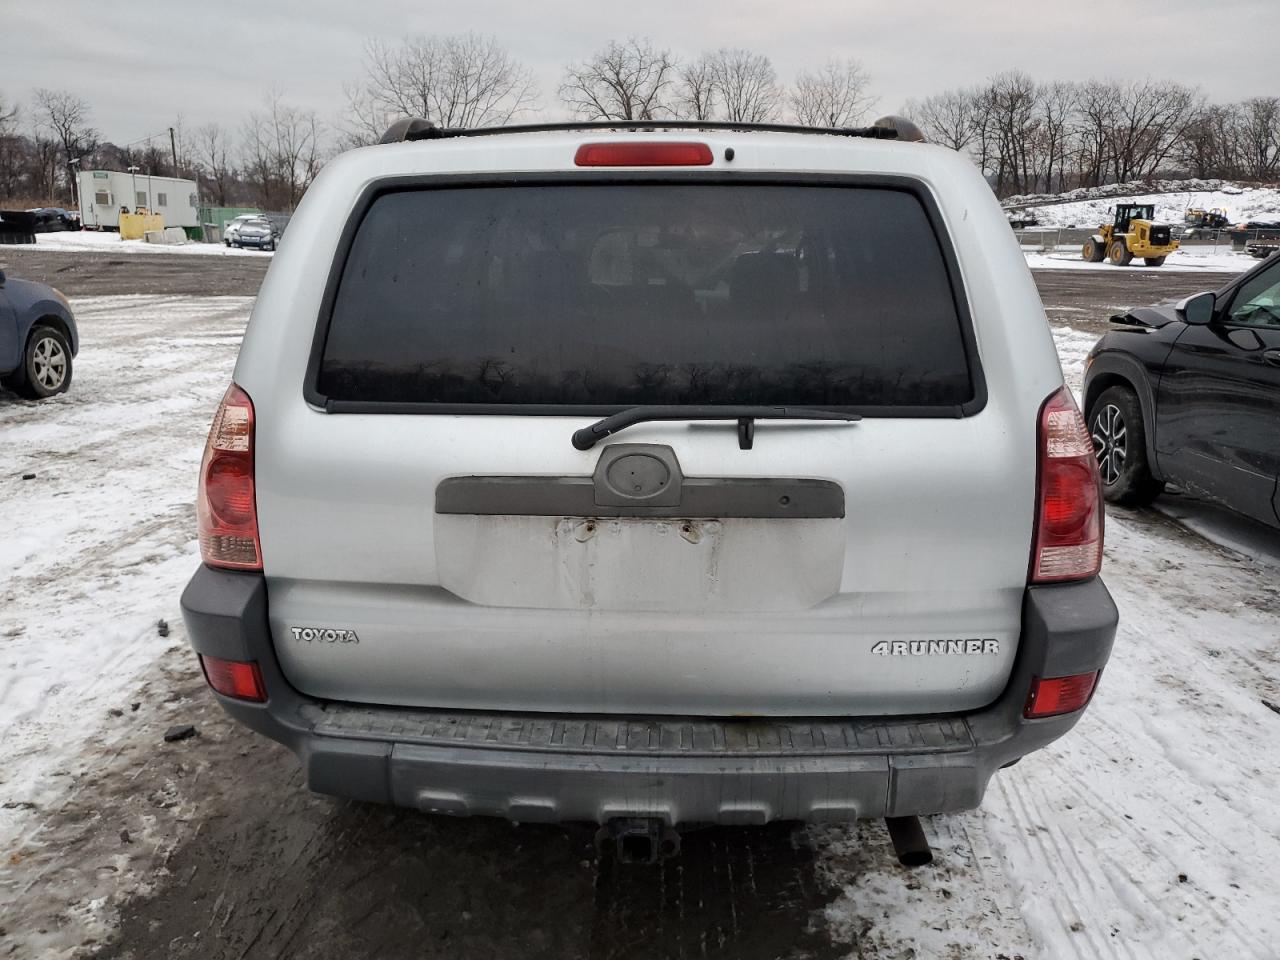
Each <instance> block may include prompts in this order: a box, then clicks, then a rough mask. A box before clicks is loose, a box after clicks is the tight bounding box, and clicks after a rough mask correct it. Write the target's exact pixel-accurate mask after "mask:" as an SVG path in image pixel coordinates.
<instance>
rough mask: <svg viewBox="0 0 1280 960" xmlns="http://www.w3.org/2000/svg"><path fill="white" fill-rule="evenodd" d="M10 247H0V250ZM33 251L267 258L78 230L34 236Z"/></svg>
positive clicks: (220, 246)
mask: <svg viewBox="0 0 1280 960" xmlns="http://www.w3.org/2000/svg"><path fill="white" fill-rule="evenodd" d="M8 246H13V245H12V244H0V247H8ZM36 247H37V249H44V250H67V251H70V252H76V253H94V252H96V253H103V252H107V253H123V254H134V253H142V254H148V253H166V254H177V255H181V256H191V255H194V256H210V257H269V256H271V254H270V253H268V252H265V251H262V250H249V249H246V248H239V247H228V246H226V245H225V244H221V243H173V244H170V243H147V242H146V241H145V240H121V239H120V234H118V233H106V232H100V231H97V230H81V231H78V232H70V231H64V232H62V233H37V234H36ZM13 248H14V249H17V250H30V249H31V245H30V244H25V245H18V246H14V247H13Z"/></svg>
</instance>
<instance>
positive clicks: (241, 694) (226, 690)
mask: <svg viewBox="0 0 1280 960" xmlns="http://www.w3.org/2000/svg"><path fill="white" fill-rule="evenodd" d="M200 668H201V669H202V670H204V678H205V680H207V681H209V686H211V687H213V689H214V690H216V691H218V693H220V694H222V695H223V696H224V697H234V698H235V699H237V700H252V701H253V702H254V703H266V702H267V688H266V685H265V684H264V683H263V682H262V671H261V670H259V669H258V665H257V664H256V663H252V662H250V663H244V662H242V661H240V660H221V659H219V658H218V657H206V656H205V655H204V654H200Z"/></svg>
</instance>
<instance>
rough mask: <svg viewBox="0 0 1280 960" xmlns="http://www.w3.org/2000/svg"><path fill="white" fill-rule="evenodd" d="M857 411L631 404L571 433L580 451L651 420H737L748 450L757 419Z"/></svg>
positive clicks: (843, 416) (852, 417)
mask: <svg viewBox="0 0 1280 960" xmlns="http://www.w3.org/2000/svg"><path fill="white" fill-rule="evenodd" d="M861 419H862V417H860V416H859V415H858V414H856V413H839V412H837V411H835V410H810V409H808V408H806V407H748V406H740V407H735V406H729V405H721V406H703V407H697V406H684V405H681V406H670V407H658V406H654V407H631V408H630V409H629V410H623V411H622V412H621V413H615V414H613V415H612V416H609V417H605V418H604V419H603V420H597V421H596V422H595V423H593V424H591V426H589V427H583V428H582V429H581V430H575V431H574V432H573V445H574V446H575V447H577V448H578V449H579V450H590V449H591V448H592V447H594V446H595V445H596V444H597V443H599V442H600V441H601V440H603V439H604V438H605V437H607V436H609V435H610V434H613V433H617V432H618V431H619V430H625V429H626V428H627V427H630V426H633V425H634V424H637V423H645V422H647V421H650V420H737V421H738V446H740V447H741V448H742V449H743V450H750V449H751V444H752V441H753V439H754V437H755V421H756V420H836V421H845V422H847V423H854V422H855V421H858V420H861Z"/></svg>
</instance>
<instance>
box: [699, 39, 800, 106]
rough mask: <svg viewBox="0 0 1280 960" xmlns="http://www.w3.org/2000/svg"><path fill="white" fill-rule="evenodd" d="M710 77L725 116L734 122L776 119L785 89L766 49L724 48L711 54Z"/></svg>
mask: <svg viewBox="0 0 1280 960" xmlns="http://www.w3.org/2000/svg"><path fill="white" fill-rule="evenodd" d="M709 60H710V64H711V78H712V84H713V85H714V89H715V94H716V97H717V98H718V99H719V101H720V107H721V110H722V111H723V113H724V119H726V120H729V121H732V122H734V123H765V122H767V121H770V120H776V119H777V117H778V109H779V107H780V106H781V104H782V90H781V88H780V87H779V86H778V75H777V73H776V72H775V71H774V69H773V63H772V62H771V61H770V60H769V58H768V57H766V56H765V55H764V54H763V53H755V52H753V51H751V50H741V49H725V48H722V49H720V50H717V51H716V52H715V53H713V54H711V55H710V57H709Z"/></svg>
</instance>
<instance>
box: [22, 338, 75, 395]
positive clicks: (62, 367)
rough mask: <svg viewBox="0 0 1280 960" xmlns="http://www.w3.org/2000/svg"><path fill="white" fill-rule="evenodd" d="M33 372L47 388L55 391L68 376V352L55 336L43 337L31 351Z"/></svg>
mask: <svg viewBox="0 0 1280 960" xmlns="http://www.w3.org/2000/svg"><path fill="white" fill-rule="evenodd" d="M31 353H32V356H31V361H32V362H31V366H32V373H33V374H34V375H35V380H36V382H37V383H38V384H40V386H41V387H43V388H44V389H45V390H49V391H54V390H57V389H58V388H59V387H61V386H62V382H63V381H64V380H66V378H67V352H66V350H64V349H63V348H62V344H61V343H59V342H58V340H57V338H55V337H41V338H40V339H39V340H37V341H36V345H35V349H34V350H32V351H31Z"/></svg>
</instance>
